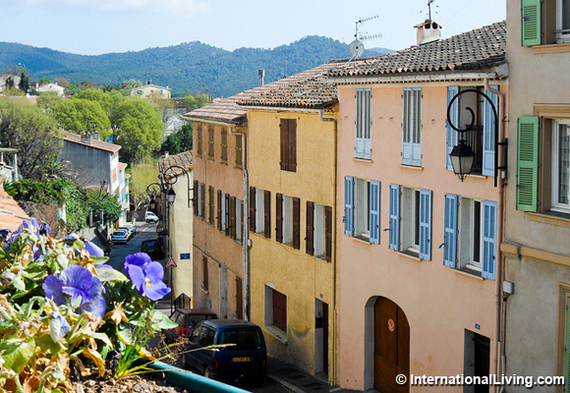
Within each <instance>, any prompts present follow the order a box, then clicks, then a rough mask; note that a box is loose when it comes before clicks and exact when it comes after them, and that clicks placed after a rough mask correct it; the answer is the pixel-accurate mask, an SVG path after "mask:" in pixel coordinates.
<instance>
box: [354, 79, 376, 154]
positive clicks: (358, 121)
mask: <svg viewBox="0 0 570 393" xmlns="http://www.w3.org/2000/svg"><path fill="white" fill-rule="evenodd" d="M354 98H355V120H354V126H355V144H354V156H355V157H356V158H359V159H364V160H370V159H372V89H370V88H364V89H356V95H355V96H354Z"/></svg>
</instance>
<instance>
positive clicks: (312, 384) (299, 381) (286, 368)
mask: <svg viewBox="0 0 570 393" xmlns="http://www.w3.org/2000/svg"><path fill="white" fill-rule="evenodd" d="M323 377H325V376H324V375H323ZM267 378H269V379H270V380H271V381H273V382H274V383H276V384H279V385H280V386H281V387H282V388H284V389H285V390H287V391H289V392H291V393H362V392H361V391H360V390H348V389H341V388H339V387H337V386H330V385H329V384H328V382H327V381H326V379H320V378H318V377H314V376H312V375H310V374H308V373H306V372H304V371H301V370H298V369H297V368H295V366H292V365H290V364H288V363H285V362H282V361H280V360H277V359H275V358H272V357H268V359H267Z"/></svg>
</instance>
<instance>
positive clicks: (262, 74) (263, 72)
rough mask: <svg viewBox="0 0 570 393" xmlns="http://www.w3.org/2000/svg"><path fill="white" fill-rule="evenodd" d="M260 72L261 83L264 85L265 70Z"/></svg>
mask: <svg viewBox="0 0 570 393" xmlns="http://www.w3.org/2000/svg"><path fill="white" fill-rule="evenodd" d="M258 72H259V85H260V86H263V85H264V84H265V70H258Z"/></svg>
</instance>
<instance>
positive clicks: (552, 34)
mask: <svg viewBox="0 0 570 393" xmlns="http://www.w3.org/2000/svg"><path fill="white" fill-rule="evenodd" d="M521 13H522V14H521V41H522V45H523V46H537V45H541V44H556V43H559V44H562V43H568V42H570V0H522V6H521Z"/></svg>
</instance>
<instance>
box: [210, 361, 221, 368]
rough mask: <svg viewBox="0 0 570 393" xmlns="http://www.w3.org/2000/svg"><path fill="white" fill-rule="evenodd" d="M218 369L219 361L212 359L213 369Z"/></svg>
mask: <svg viewBox="0 0 570 393" xmlns="http://www.w3.org/2000/svg"><path fill="white" fill-rule="evenodd" d="M218 367H220V365H219V364H218V361H217V360H216V359H212V368H218Z"/></svg>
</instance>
